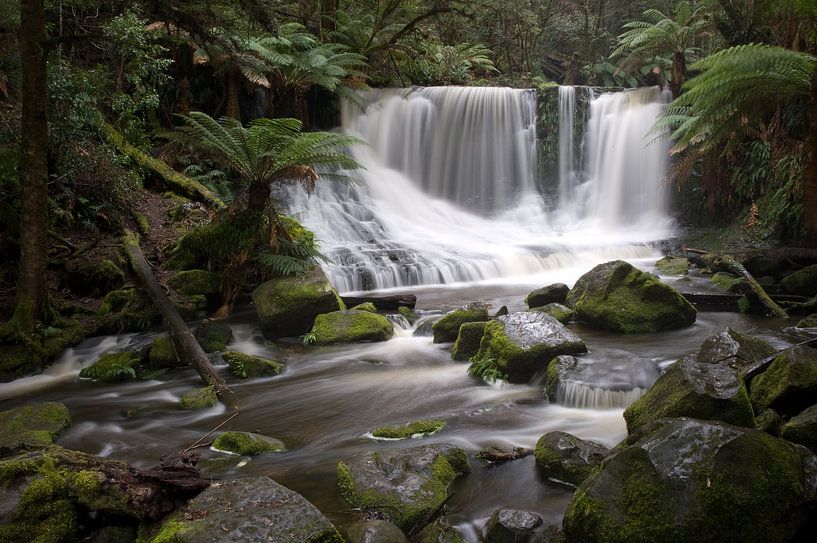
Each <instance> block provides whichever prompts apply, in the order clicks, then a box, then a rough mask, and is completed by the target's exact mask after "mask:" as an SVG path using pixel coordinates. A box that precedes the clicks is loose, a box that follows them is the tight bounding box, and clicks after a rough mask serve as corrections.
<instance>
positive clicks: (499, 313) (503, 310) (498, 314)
mask: <svg viewBox="0 0 817 543" xmlns="http://www.w3.org/2000/svg"><path fill="white" fill-rule="evenodd" d="M509 313H510V311H508V306H507V305H503V306H502V307H500V308H499V310H498V311H497V312H496V314H495V315H494V316H493V317H491V318H492V319H496V318H499V317H504V316H505V315H507V314H509Z"/></svg>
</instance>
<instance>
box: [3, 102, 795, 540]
mask: <svg viewBox="0 0 817 543" xmlns="http://www.w3.org/2000/svg"><path fill="white" fill-rule="evenodd" d="M571 94H572V95H573V96H574V97H575V91H573V92H570V91H563V92H561V91H560V95H561V96H563V99H564V100H570V99H571ZM363 98H364V100H365V101H366V102H367V103H368V107H367V108H366V109H365V111H363V110H361V109H360V108H358V107H357V106H355V105H351V104H346V105H344V109H343V128H344V129H345V130H346V131H348V132H350V133H355V134H358V135H360V136H361V137H363V138H364V139H366V140H367V141H368V142H369V143H370V145H369V146H368V147H364V148H358V149H355V151H354V152H355V156H356V158H357V159H358V161H359V162H360V163H361V164H362V165H363V166H365V168H366V169H365V170H362V171H360V172H358V173H357V175H358V176H359V179H360V182H359V183H358V184H356V185H342V184H338V183H330V182H326V183H323V182H322V183H319V186H318V188H317V190H316V192H315V194H312V195H307V194H305V193H304V192H303V191H302V190H300V189H297V188H293V189H289V190H288V191H287V193H286V194H281V195H279V196H280V197H281V198H286V201H287V203H288V205H289V208H290V210H291V211H292V212H293V213H296V214H297V215H299V217H300V218H301V219H302V220H303V221H304V222H305V224H307V226H309V227H310V228H312V229H313V230H314V231H315V232H316V233H317V236H318V238H319V239H320V241H321V247H322V250H323V251H324V253H325V254H327V255H328V256H329V257H330V258H331V259H332V261H331V262H329V263H326V264H325V266H324V267H325V270H326V272H327V274H328V276H329V277H330V278H331V280H332V282H333V284H334V285H335V286H336V288H338V290H340V291H341V292H353V291H360V290H369V289H378V290H383V289H392V290H395V291H406V292H411V293H414V294H416V295H417V298H418V308H417V309H418V312H419V314H420V315H421V317H422V318H421V319H420V321H419V322H418V323H416V324H415V325H414V326H411V325H409V324H408V323H407V322H406V321H405V320H404V319H402V318H400V317H398V316H397V315H394V316H393V317H392V318H393V320H394V322H395V323H396V333H395V337H394V338H392V339H391V340H389V341H387V342H384V343H376V344H356V345H345V346H335V347H319V348H316V347H305V346H303V345H301V344H299V343H295V342H279V343H276V344H273V343H270V342H266V341H264V339H263V337H262V336H261V334H260V332H259V330H258V327H257V324H256V322H255V315H254V312H253V310H252V309H251V308H246V309H245V310H244V311H243V312H239V313H238V314H236V315H235V316H234V317H233V318H232V319H231V320H230V324H231V325H232V326H233V329H234V332H235V338H234V341H233V343H232V344H231V345H230V346H229V349H231V350H237V351H242V352H247V353H250V354H257V355H262V356H268V357H272V358H276V359H280V360H282V361H284V362H285V363H286V371H285V372H284V373H283V374H282V375H280V376H277V377H272V378H264V379H253V380H249V381H246V382H241V381H233V384H232V386H233V388H234V390H235V393H236V397H237V400H238V406H239V412H240V414H239V415H238V417H237V418H236V419H234V420H233V421H232V422H231V423H230V425H229V428H231V429H235V430H244V431H256V432H260V433H263V434H267V435H271V436H275V437H278V438H280V439H282V440H283V441H284V442H285V443H286V444H287V446H288V448H289V451H288V452H286V453H282V454H275V455H268V456H263V457H258V458H255V459H252V460H248V459H242V458H239V457H235V456H227V455H224V454H220V453H217V452H213V451H208V450H206V449H204V450H203V454H204V460H203V465H204V467H205V469H206V470H207V471H208V473H211V474H213V476H214V477H216V478H219V477H237V476H249V475H268V476H270V477H272V478H273V479H275V480H277V481H279V482H280V483H282V484H284V485H287V486H289V487H291V488H293V489H294V490H296V491H298V492H300V493H302V494H303V495H305V496H306V497H307V498H308V499H309V500H310V501H312V502H313V503H315V504H316V505H317V506H318V507H319V508H320V509H321V510H322V511H323V512H324V513H326V514H327V515H328V516H329V517H330V519H332V520H333V521H335V522H336V523H338V524H339V525H343V524H345V523H347V522H349V520H350V519H351V513H350V512H349V511H348V505H346V504H344V503H343V502H342V501H341V500H340V498H339V497H338V495H337V492H336V489H335V480H336V479H335V474H336V466H337V462H338V461H339V460H342V459H345V458H348V457H349V456H351V455H354V454H356V453H361V452H364V451H369V450H372V449H383V448H389V447H401V446H411V445H416V444H420V443H423V442H427V441H438V442H450V443H454V444H456V445H459V446H461V447H463V448H465V449H466V450H467V451H468V452H469V454H471V455H473V454H474V453H476V452H478V451H479V450H481V449H484V448H487V447H490V446H498V447H501V448H504V449H510V448H511V447H517V446H521V447H533V446H534V445H535V443H536V441H537V439H538V438H539V437H540V436H541V435H542V434H544V433H546V432H549V431H552V430H563V431H567V432H570V433H573V434H575V435H577V436H579V437H581V438H585V439H591V440H595V441H598V442H600V443H602V444H604V445H607V446H614V445H615V444H616V443H618V442H619V441H620V440H621V439H622V438H623V437H624V436H625V435H626V429H625V425H624V420H623V418H622V411H623V409H624V408H625V407H626V406H627V405H629V403H631V402H632V401H634V400H635V399H637V398H638V397H639V396H640V395H641V394H642V393H643V391H644V390H645V389H646V388H648V387H649V386H650V385H651V384H652V383H653V382H654V381H655V379H656V378H657V377H658V375H659V373H660V371H661V369H662V368H663V367H666V365H667V364H670V363H671V362H673V361H674V360H676V359H677V358H679V357H680V356H681V355H684V354H686V353H689V352H691V351H694V350H695V349H697V347H698V346H699V345H700V343H701V342H702V341H703V339H704V338H705V337H707V336H709V335H712V334H714V333H716V332H717V331H718V330H720V329H721V328H723V327H725V326H727V325H728V326H732V327H735V328H736V329H739V330H742V331H745V332H748V333H752V334H755V335H757V336H759V337H762V338H765V339H767V340H769V341H771V342H772V343H773V344H775V345H778V346H783V345H787V344H790V343H793V342H795V341H797V340H798V339H800V338H798V337H797V334H796V331H792V330H791V329H789V328H786V326H787V325H790V323H787V322H780V321H772V320H765V321H756V320H753V319H751V318H749V317H746V316H743V315H740V314H731V313H700V314H699V316H698V322H697V323H696V324H695V325H694V326H692V327H690V328H687V329H684V330H679V331H675V332H668V333H658V334H644V335H632V336H622V335H617V334H612V333H606V332H602V331H599V330H596V329H593V328H590V327H587V326H583V325H581V324H574V325H571V328H572V329H573V330H574V331H575V332H576V333H578V334H579V335H580V336H581V337H582V338H583V339H584V340H585V341H586V343H587V345H588V348H589V350H590V352H589V354H588V355H587V356H584V357H581V361H580V365H579V368H578V370H577V371H576V372H574V374H572V376H571V378H570V379H569V380H568V382H567V383H566V384H565V385H564V386H563V387H561V388H560V389H559V391H558V393H557V399H556V401H555V402H552V403H551V402H548V400H547V399H546V398H545V395H544V393H543V390H542V387H541V385H539V384H536V383H531V384H527V385H503V386H496V385H494V386H490V385H487V384H485V383H482V382H480V381H479V380H477V379H475V378H473V377H470V376H468V375H467V373H466V370H467V364H464V363H458V362H453V361H452V360H451V358H450V355H449V346H447V345H438V344H434V343H432V340H431V337H429V336H428V335H424V334H427V333H428V332H427V322H428V320H429V319H432V318H434V317H435V316H439V315H441V314H443V313H445V312H446V311H449V310H451V309H454V308H456V307H458V306H459V305H462V304H464V303H468V302H471V301H473V300H484V301H486V302H487V303H489V304H490V305H491V307H492V310H493V311H495V310H497V309H498V308H499V307H501V306H502V305H507V306H508V307H509V309H510V310H511V311H523V310H525V309H526V308H525V306H524V304H523V302H522V300H523V299H524V296H525V294H526V293H527V292H528V291H530V290H531V289H533V288H537V287H540V286H542V285H545V284H549V283H552V282H557V281H561V282H566V283H568V284H572V283H573V282H574V281H575V280H576V279H577V278H578V277H579V275H581V274H582V273H584V272H586V271H588V270H589V269H590V268H591V267H592V266H594V265H595V264H598V263H600V262H604V261H607V260H611V259H615V258H623V259H627V260H630V261H632V262H633V263H635V264H636V265H637V266H639V267H641V268H643V269H650V268H651V266H652V263H653V262H654V261H655V259H656V258H657V257H658V256H660V255H659V252H658V250H657V249H656V248H655V245H654V243H653V242H655V241H657V240H660V239H664V238H666V237H667V236H669V235H671V221H670V220H669V218H668V215H667V211H666V194H665V193H666V191H665V187H664V186H663V185H662V183H661V180H662V178H663V172H664V168H665V160H664V157H665V156H666V153H665V151H666V148H665V147H664V146H663V145H664V144H663V143H661V142H658V143H656V144H654V145H647V142H648V141H649V137H648V136H646V134H647V132H648V130H649V127H650V126H651V124H652V120H653V119H654V118H655V115H657V114H658V112H659V111H660V110H661V108H662V107H663V104H664V103H665V100H666V99H665V97H664V96H663V95H661V93H659V92H658V91H657V90H650V89H647V90H639V91H634V92H627V93H617V94H602V95H600V96H597V97H595V98H594V100H593V102H592V103H591V105H590V115H589V121H588V126H587V128H586V130H585V140H584V141H583V142H581V143H580V142H575V141H573V140H572V138H573V133H574V131H573V130H572V129H570V130H569V131H567V130H566V129H565V128H564V126H562V131H561V133H560V137H562V138H570V141H569V142H563V146H561V145H560V148H564V149H565V150H567V149H570V153H573V152H574V151H573V150H575V149H577V148H579V147H581V149H582V152H581V153H578V154H580V155H581V157H584V159H583V160H582V159H580V157H579V156H573V157H572V158H570V163H571V164H573V165H574V166H573V167H572V168H570V169H569V171H565V173H564V177H562V176H561V175H560V179H559V185H560V190H564V191H565V193H567V192H569V193H570V194H569V195H567V196H565V197H564V198H560V200H561V202H560V204H559V205H558V207H556V208H548V207H547V206H546V205H545V203H544V200H543V198H542V197H541V196H540V192H539V188H538V187H539V185H540V184H541V180H537V179H535V177H534V175H533V172H534V171H536V168H535V163H536V134H535V128H534V126H535V111H536V108H535V99H536V97H535V95H534V93H532V92H530V91H520V90H511V89H495V88H474V89H471V88H468V89H466V88H426V89H402V90H378V91H371V92H369V93H367V94H365V95H364V96H363ZM565 111H566V113H565V115H566V116H568V115H574V114H575V113H570V109H569V104H565ZM574 111H575V106H574ZM564 122H565V123H566V122H567V118H565V119H564ZM571 122H572V121H571ZM554 129H555V127H554ZM568 174H569V175H568ZM563 182H564V185H563ZM667 280H668V281H670V279H667ZM701 281H703V280H701ZM424 329H425V330H426V332H423V330H424ZM156 333H157V332H153V333H145V334H124V335H120V336H110V337H101V338H91V339H88V340H86V341H85V342H83V343H82V344H80V345H78V346H76V347H74V348H72V349H68V350H67V351H66V352H65V353H64V354H63V355H62V358H61V359H60V360H59V361H58V362H57V363H56V364H55V365H54V366H53V367H52V368H51V369H49V370H48V371H47V372H46V373H44V374H43V375H40V376H34V377H30V378H26V379H21V380H18V381H15V382H13V383H8V384H0V408H3V409H7V408H9V407H12V406H14V405H17V404H19V403H21V402H23V401H63V402H65V403H66V404H67V405H68V407H69V409H70V411H71V414H72V417H73V419H74V425H73V427H72V428H71V429H70V430H68V431H67V432H66V433H65V434H64V435H63V436H62V437H60V439H59V441H58V442H59V444H61V445H63V446H66V447H70V448H76V449H79V450H83V451H87V452H90V453H94V454H100V455H103V456H108V457H111V458H116V459H119V460H124V461H127V462H131V463H133V464H134V465H136V466H139V467H147V466H150V465H154V464H156V463H157V461H158V459H159V457H160V456H161V455H162V454H163V453H166V452H168V451H173V450H181V449H184V448H185V447H186V446H188V445H190V444H191V443H193V442H195V441H196V440H197V439H199V438H201V437H202V436H203V435H204V434H205V433H207V432H208V431H209V430H210V429H212V428H213V427H214V426H216V425H217V424H218V423H220V422H221V421H222V420H224V419H225V418H226V408H225V407H223V406H219V407H215V408H212V409H208V410H204V411H199V412H186V411H181V410H179V409H178V407H177V403H178V399H179V398H180V396H181V395H182V394H183V393H184V392H185V391H186V390H188V389H189V388H191V387H197V386H200V383H199V381H198V378H197V376H196V375H195V373H193V372H192V371H189V370H188V371H176V372H173V373H169V374H166V375H165V376H163V377H161V378H160V379H158V380H152V381H143V382H135V383H128V384H96V383H91V382H87V381H81V380H79V379H78V377H77V376H78V372H79V369H80V368H82V367H85V366H88V365H90V364H92V363H93V362H94V361H95V360H96V359H97V358H98V357H99V356H100V355H101V354H103V353H105V352H110V351H117V350H124V349H134V348H140V347H141V346H143V345H146V344H147V343H149V342H150V341H152V339H153V338H154V337H155V336H156ZM214 361H215V363H216V364H217V365H218V367H220V368H221V369H222V371H225V372H226V368H225V367H224V365H223V364H222V363H221V360H220V358H219V357H218V356H215V357H214ZM420 418H440V419H443V420H445V421H446V424H447V425H446V427H445V428H444V429H443V430H442V431H440V432H438V433H436V434H434V435H433V436H430V437H427V438H424V439H423V440H408V441H404V442H394V441H389V442H384V441H377V440H373V439H371V438H370V437H367V434H369V432H371V430H372V429H374V428H376V427H378V426H381V425H384V424H393V423H400V422H407V421H410V420H414V419H420ZM471 464H472V466H473V468H474V469H473V472H472V473H471V474H470V475H468V476H467V477H465V478H463V479H461V480H460V481H458V482H456V483H455V485H454V487H453V491H454V496H453V498H452V499H451V500H450V501H449V503H448V506H449V518H450V520H451V521H452V522H453V523H454V524H455V525H456V526H457V527H458V528H459V529H460V531H461V532H462V533H463V535H464V536H465V538H466V539H467V540H468V541H470V542H477V541H479V539H480V531H481V529H482V526H483V524H484V522H485V520H486V519H487V517H488V516H489V515H490V514H491V512H492V511H493V510H495V509H496V508H498V507H501V506H508V507H517V508H522V509H527V510H531V511H536V512H538V513H539V514H540V515H542V516H543V517H544V518H545V520H546V522H554V523H556V522H559V521H560V519H561V516H562V514H563V512H564V509H565V507H566V505H567V503H568V501H569V500H570V497H571V495H572V489H571V488H569V487H564V486H560V485H559V484H556V483H553V482H550V481H547V480H543V479H541V478H540V477H539V476H538V475H537V474H536V470H535V469H534V462H533V458H532V457H528V458H525V459H522V460H518V461H515V462H510V463H508V464H505V465H498V466H490V465H485V464H483V463H481V462H480V461H478V460H476V459H473V458H472V460H471Z"/></svg>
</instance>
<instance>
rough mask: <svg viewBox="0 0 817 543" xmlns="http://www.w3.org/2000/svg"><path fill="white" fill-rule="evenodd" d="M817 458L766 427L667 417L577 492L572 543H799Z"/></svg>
mask: <svg viewBox="0 0 817 543" xmlns="http://www.w3.org/2000/svg"><path fill="white" fill-rule="evenodd" d="M816 484H817V458H815V456H814V455H813V454H810V453H809V452H808V451H807V450H806V449H805V448H803V447H799V446H797V445H793V444H791V443H789V442H787V441H784V440H782V439H779V438H775V437H772V436H770V435H768V434H765V433H763V432H760V431H758V430H754V429H749V428H739V427H736V426H730V425H728V424H724V423H719V422H710V421H700V420H695V419H686V418H682V419H666V420H662V421H659V422H656V423H653V424H652V425H650V427H649V428H645V431H644V433H642V434H638V435H636V436H631V437H630V438H629V439H628V440H627V441H626V442H625V443H623V444H622V445H620V446H619V447H618V448H617V449H616V451H615V452H614V453H613V454H612V455H611V456H609V457H608V458H607V459H605V461H604V462H603V463H602V465H601V469H599V470H598V471H596V472H594V473H593V474H591V475H590V476H589V477H588V478H587V479H586V480H585V481H584V482H583V483H582V484H581V485H580V486H579V487H578V489H577V490H576V493H575V494H574V496H573V500H572V501H571V502H570V504H569V505H568V507H567V511H566V512H565V516H564V523H563V527H564V531H565V535H566V539H567V540H568V541H605V542H611V543H617V542H622V543H624V542H627V543H631V542H654V541H707V542H713V543H714V542H720V541H747V542H748V541H757V542H771V541H779V542H783V541H799V540H801V539H799V538H800V537H807V533H803V532H800V530H801V529H804V527H805V523H806V521H807V520H808V518H809V515H810V513H811V512H812V511H813V508H814V506H815V492H817V487H816V486H815V485H816Z"/></svg>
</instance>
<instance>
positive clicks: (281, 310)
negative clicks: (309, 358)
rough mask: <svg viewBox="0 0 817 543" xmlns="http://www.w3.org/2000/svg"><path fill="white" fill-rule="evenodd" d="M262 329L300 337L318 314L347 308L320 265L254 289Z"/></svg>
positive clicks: (281, 335) (272, 335) (275, 336)
mask: <svg viewBox="0 0 817 543" xmlns="http://www.w3.org/2000/svg"><path fill="white" fill-rule="evenodd" d="M252 300H253V303H254V304H255V311H256V313H258V319H259V320H260V322H261V331H262V332H264V334H265V335H266V336H267V337H272V338H277V337H296V336H300V335H301V334H305V333H307V332H309V329H310V328H311V327H312V323H313V322H314V321H315V317H317V316H318V315H320V314H322V313H330V312H332V311H338V310H340V309H345V306H344V305H343V302H342V301H341V299H340V297H339V296H338V293H337V292H335V289H333V288H332V285H331V284H329V280H328V279H327V278H326V276H325V275H324V273H323V272H322V271H321V269H320V268H318V267H315V268H313V269H312V270H310V271H308V272H306V273H304V274H303V275H299V276H295V277H284V278H279V279H273V280H271V281H267V282H266V283H264V284H262V285H261V286H259V287H258V288H256V289H255V290H254V291H253V293H252Z"/></svg>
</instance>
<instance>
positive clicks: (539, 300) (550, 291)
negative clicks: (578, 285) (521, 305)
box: [525, 283, 570, 308]
mask: <svg viewBox="0 0 817 543" xmlns="http://www.w3.org/2000/svg"><path fill="white" fill-rule="evenodd" d="M568 292H570V287H568V286H567V285H565V284H564V283H554V284H552V285H548V286H546V287H542V288H539V289H536V290H534V291H532V292H530V293H529V294H528V295H527V296H525V303H526V304H527V305H528V307H529V308H533V307H542V306H545V305H548V304H552V303H556V304H563V303H565V299H566V298H567V293H568Z"/></svg>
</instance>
